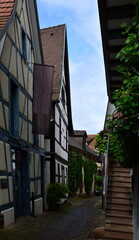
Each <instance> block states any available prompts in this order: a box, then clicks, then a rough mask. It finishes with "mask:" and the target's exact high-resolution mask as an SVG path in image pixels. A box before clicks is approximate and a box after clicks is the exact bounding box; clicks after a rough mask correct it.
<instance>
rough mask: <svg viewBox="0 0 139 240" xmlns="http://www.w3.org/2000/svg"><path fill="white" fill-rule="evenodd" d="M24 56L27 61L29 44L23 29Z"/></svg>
mask: <svg viewBox="0 0 139 240" xmlns="http://www.w3.org/2000/svg"><path fill="white" fill-rule="evenodd" d="M22 55H23V57H24V59H25V60H27V43H26V34H25V32H24V30H23V29H22Z"/></svg>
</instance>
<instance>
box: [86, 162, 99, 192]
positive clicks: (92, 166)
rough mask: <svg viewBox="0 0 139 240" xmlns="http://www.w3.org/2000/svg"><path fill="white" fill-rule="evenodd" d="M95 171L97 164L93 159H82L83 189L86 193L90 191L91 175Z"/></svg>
mask: <svg viewBox="0 0 139 240" xmlns="http://www.w3.org/2000/svg"><path fill="white" fill-rule="evenodd" d="M96 171H97V165H96V163H95V162H94V161H89V160H86V161H84V183H85V191H86V193H87V194H89V193H90V191H91V187H92V183H93V175H94V174H95V173H96Z"/></svg>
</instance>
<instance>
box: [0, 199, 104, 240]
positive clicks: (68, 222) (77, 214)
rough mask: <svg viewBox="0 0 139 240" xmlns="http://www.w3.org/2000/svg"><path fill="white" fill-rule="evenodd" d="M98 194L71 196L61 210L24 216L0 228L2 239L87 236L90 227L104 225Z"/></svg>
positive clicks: (66, 239)
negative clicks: (34, 215) (79, 197)
mask: <svg viewBox="0 0 139 240" xmlns="http://www.w3.org/2000/svg"><path fill="white" fill-rule="evenodd" d="M100 204H101V198H100V197H93V198H87V199H74V200H72V204H71V206H69V207H68V208H66V209H65V210H63V211H61V212H49V211H46V212H44V213H43V214H42V215H39V216H37V217H30V216H25V217H21V218H19V219H18V220H17V222H16V223H15V224H13V225H11V226H9V227H7V228H6V229H4V230H1V231H0V239H1V240H25V239H26V240H29V239H30V240H31V239H33V240H70V239H72V240H86V239H88V238H89V234H90V232H91V231H92V229H95V228H96V227H99V226H103V225H104V219H103V215H102V210H100V209H99V205H100Z"/></svg>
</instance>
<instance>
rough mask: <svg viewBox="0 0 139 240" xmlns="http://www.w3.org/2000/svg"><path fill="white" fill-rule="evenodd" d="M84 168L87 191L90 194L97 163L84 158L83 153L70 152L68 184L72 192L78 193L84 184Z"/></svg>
mask: <svg viewBox="0 0 139 240" xmlns="http://www.w3.org/2000/svg"><path fill="white" fill-rule="evenodd" d="M82 168H84V184H85V191H86V193H87V194H89V193H90V191H91V187H92V182H93V175H94V174H95V173H96V171H97V165H96V163H95V162H94V161H90V160H87V159H83V158H82V156H81V155H75V154H73V153H72V152H70V153H69V159H68V186H69V189H70V191H71V193H76V192H77V191H78V189H79V188H80V185H81V184H82V181H83V179H82Z"/></svg>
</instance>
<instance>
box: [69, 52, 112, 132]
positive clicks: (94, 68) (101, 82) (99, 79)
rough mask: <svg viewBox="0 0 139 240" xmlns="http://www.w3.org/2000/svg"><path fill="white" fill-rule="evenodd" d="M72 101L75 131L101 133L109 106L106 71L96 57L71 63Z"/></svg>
mask: <svg viewBox="0 0 139 240" xmlns="http://www.w3.org/2000/svg"><path fill="white" fill-rule="evenodd" d="M70 73H71V100H72V114H73V119H74V122H73V125H74V128H75V129H83V130H85V129H86V130H87V132H88V133H97V132H99V131H100V130H101V129H102V128H103V125H104V118H105V111H106V106H107V96H106V86H105V76H104V69H103V68H102V67H100V63H99V62H98V60H97V59H96V61H95V56H94V55H92V56H91V57H90V58H88V60H86V59H85V60H84V61H82V62H79V63H75V62H70Z"/></svg>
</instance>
